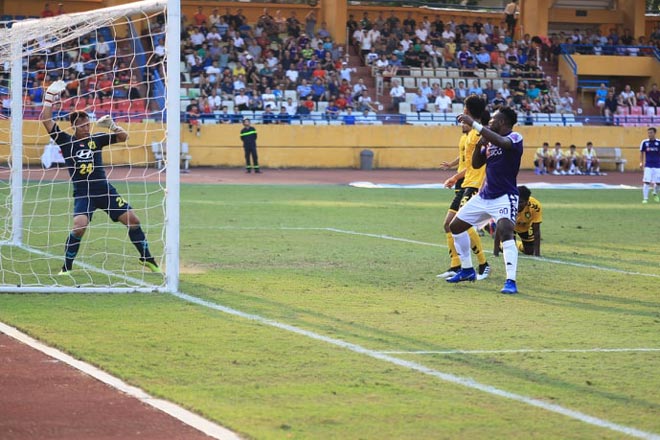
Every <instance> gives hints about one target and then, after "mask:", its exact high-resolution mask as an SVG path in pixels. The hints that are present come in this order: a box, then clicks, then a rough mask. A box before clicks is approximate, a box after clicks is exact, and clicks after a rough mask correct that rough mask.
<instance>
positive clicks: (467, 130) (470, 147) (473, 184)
mask: <svg viewBox="0 0 660 440" xmlns="http://www.w3.org/2000/svg"><path fill="white" fill-rule="evenodd" d="M463 108H464V113H466V114H468V115H470V116H472V117H473V118H475V119H481V120H482V121H483V120H484V119H485V120H486V123H487V121H488V120H489V119H490V115H489V114H488V112H487V111H486V103H485V101H484V100H483V99H481V98H479V97H478V96H477V95H470V96H468V97H467V98H466V99H465V103H464V107H463ZM461 129H462V130H463V135H462V136H461V140H460V141H459V157H458V163H459V170H460V171H459V172H457V173H456V174H455V175H454V176H452V177H451V178H449V179H447V181H445V187H447V188H450V187H451V186H452V185H454V184H455V183H456V182H457V181H458V179H462V190H461V194H459V193H456V196H455V197H454V201H453V202H452V206H451V207H450V210H449V212H448V213H447V217H446V218H445V225H444V226H445V232H446V235H447V245H448V247H449V256H450V258H451V263H450V264H451V267H450V269H449V270H448V271H446V272H444V273H441V274H440V275H438V278H450V277H452V276H454V275H455V274H456V272H457V271H458V270H460V265H461V264H460V258H459V257H458V253H457V252H456V248H455V246H454V240H453V236H452V234H451V232H450V231H449V224H450V223H451V220H452V219H453V218H454V216H455V215H456V212H457V211H458V209H459V208H460V207H461V206H463V205H464V204H465V203H467V201H468V200H470V199H471V198H472V196H473V195H475V194H476V193H477V192H478V191H479V188H481V184H482V183H483V181H484V179H485V177H486V168H485V167H481V168H480V169H475V168H474V167H473V166H472V153H473V152H474V149H475V148H476V145H477V143H478V142H479V139H480V136H479V133H477V131H476V130H473V129H472V127H470V126H468V125H461ZM461 162H462V163H461ZM459 195H460V196H461V197H460V198H458V196H459ZM457 199H458V204H457ZM468 235H469V236H470V245H471V248H472V252H474V254H475V255H476V256H477V260H478V262H479V271H478V272H477V277H476V278H477V280H483V279H485V278H487V277H488V275H489V274H490V265H489V264H488V262H487V261H486V254H485V253H484V251H483V244H482V243H481V237H479V234H478V233H477V230H476V229H475V228H470V229H469V230H468Z"/></svg>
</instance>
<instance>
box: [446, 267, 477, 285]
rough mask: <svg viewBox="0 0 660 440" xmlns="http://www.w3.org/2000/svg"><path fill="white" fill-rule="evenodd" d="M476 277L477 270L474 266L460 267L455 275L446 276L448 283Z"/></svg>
mask: <svg viewBox="0 0 660 440" xmlns="http://www.w3.org/2000/svg"><path fill="white" fill-rule="evenodd" d="M476 279H477V272H475V270H474V268H472V267H471V268H469V269H461V270H459V271H458V273H457V274H456V275H454V276H453V277H451V278H447V280H446V281H447V282H448V283H460V282H461V281H474V280H476Z"/></svg>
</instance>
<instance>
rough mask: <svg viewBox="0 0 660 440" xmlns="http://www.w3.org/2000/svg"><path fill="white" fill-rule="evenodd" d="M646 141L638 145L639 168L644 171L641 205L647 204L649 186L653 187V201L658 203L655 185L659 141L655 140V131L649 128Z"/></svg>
mask: <svg viewBox="0 0 660 440" xmlns="http://www.w3.org/2000/svg"><path fill="white" fill-rule="evenodd" d="M647 134H648V136H649V137H648V139H644V140H643V141H642V143H641V144H639V167H640V168H641V169H643V170H644V177H643V179H642V182H643V185H642V195H643V196H644V199H643V200H642V203H648V202H649V186H650V185H653V199H654V200H655V201H656V202H660V197H658V191H657V188H656V186H657V184H658V182H660V140H658V139H656V138H655V134H656V129H655V127H651V128H649V129H648V130H647Z"/></svg>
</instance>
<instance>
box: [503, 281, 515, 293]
mask: <svg viewBox="0 0 660 440" xmlns="http://www.w3.org/2000/svg"><path fill="white" fill-rule="evenodd" d="M500 292H502V293H506V294H508V295H513V294H515V293H518V287H516V282H515V281H514V280H506V281H505V282H504V287H502V290H500Z"/></svg>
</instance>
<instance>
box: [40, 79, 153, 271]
mask: <svg viewBox="0 0 660 440" xmlns="http://www.w3.org/2000/svg"><path fill="white" fill-rule="evenodd" d="M65 88H66V83H65V82H64V81H55V82H54V83H53V84H51V85H50V87H48V89H47V90H46V97H45V100H44V104H43V110H42V112H41V122H42V123H43V124H44V126H45V127H46V130H48V134H49V135H50V137H51V138H52V139H53V140H54V141H55V142H56V143H57V144H58V145H59V146H60V148H61V150H62V156H64V160H65V162H66V166H67V167H68V170H69V175H70V176H71V182H72V183H73V198H74V205H73V206H74V207H73V229H72V231H71V233H70V234H69V237H68V238H67V240H66V247H65V257H64V265H63V266H62V270H61V271H60V273H59V274H60V275H63V274H66V273H68V272H70V271H71V269H72V268H73V260H74V259H75V258H76V255H77V254H78V249H80V242H81V240H82V237H83V235H84V234H85V231H86V230H87V226H88V225H89V222H90V221H91V220H92V215H93V214H94V211H95V210H96V209H102V210H104V211H105V212H106V213H107V214H108V215H109V216H110V218H111V219H112V221H114V222H117V221H119V222H121V223H122V224H124V225H126V226H127V227H128V236H129V238H130V240H131V242H132V243H133V245H134V246H135V247H136V248H137V250H138V252H139V253H140V260H139V261H140V263H141V264H142V265H144V266H146V267H147V268H148V269H150V270H151V271H152V272H156V273H161V270H160V268H159V267H158V264H156V261H155V260H154V258H153V257H152V256H151V253H150V252H149V245H148V243H147V239H146V237H145V235H144V232H143V231H142V228H141V227H140V220H139V219H138V217H137V215H136V214H135V213H134V212H133V210H132V208H131V206H130V205H129V204H128V202H127V201H126V200H125V199H124V198H123V197H122V196H120V195H119V194H118V193H117V190H116V189H115V188H114V187H113V186H112V185H111V184H110V183H109V182H108V179H107V177H106V175H105V169H104V166H103V156H102V149H103V147H105V146H107V145H110V144H114V143H117V142H125V141H126V140H127V139H128V133H126V131H124V129H123V128H121V127H119V126H117V124H115V122H114V121H113V120H112V118H111V117H110V116H109V115H106V116H103V117H102V118H100V119H99V120H98V121H97V123H96V125H97V126H98V127H103V128H108V129H110V131H111V132H112V133H111V134H107V133H94V134H92V133H90V122H89V116H88V115H87V113H86V112H84V111H73V112H71V113H70V114H69V121H70V122H71V127H72V128H73V130H74V133H73V136H71V135H70V134H68V133H65V132H63V131H62V130H61V129H60V127H59V126H58V125H57V124H56V123H55V121H53V109H52V106H53V102H55V101H57V100H59V99H60V95H61V94H62V92H63V91H64V90H65Z"/></svg>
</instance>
